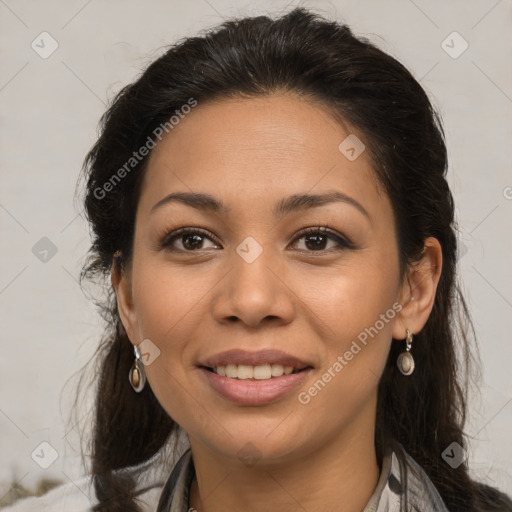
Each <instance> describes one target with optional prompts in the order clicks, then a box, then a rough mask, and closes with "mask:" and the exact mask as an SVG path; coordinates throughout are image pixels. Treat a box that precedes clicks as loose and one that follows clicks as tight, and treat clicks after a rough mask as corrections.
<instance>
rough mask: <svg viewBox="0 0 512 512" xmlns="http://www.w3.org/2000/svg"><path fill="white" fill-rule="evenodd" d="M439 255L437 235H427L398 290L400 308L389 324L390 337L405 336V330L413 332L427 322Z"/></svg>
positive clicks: (434, 289) (433, 296) (441, 261)
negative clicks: (418, 259) (420, 254)
mask: <svg viewBox="0 0 512 512" xmlns="http://www.w3.org/2000/svg"><path fill="white" fill-rule="evenodd" d="M442 264H443V254H442V249H441V244H440V243H439V241H438V240H437V238H432V237H430V238H427V239H426V240H425V244H424V247H423V255H422V257H421V259H420V261H418V262H415V263H414V264H412V265H410V266H409V268H408V269H407V275H406V277H405V279H404V284H403V286H402V290H401V296H400V304H401V305H402V309H401V311H400V313H399V315H398V317H397V322H395V325H394V327H393V338H395V339H398V340H401V339H403V338H405V337H406V329H409V330H410V331H411V333H412V334H417V333H418V332H419V331H421V329H423V327H424V325H425V324H426V323H427V320H428V317H429V315H430V312H431V311H432V307H433V306H434V299H435V297H436V290H437V285H438V283H439V278H440V277H441V269H442Z"/></svg>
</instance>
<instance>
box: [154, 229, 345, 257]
mask: <svg viewBox="0 0 512 512" xmlns="http://www.w3.org/2000/svg"><path fill="white" fill-rule="evenodd" d="M195 234H200V235H204V236H205V237H207V238H209V239H210V240H211V241H212V242H214V243H216V244H217V245H221V244H220V243H219V242H218V241H217V239H216V237H215V236H214V235H213V234H211V233H209V232H208V231H206V230H204V229H202V228H194V227H187V228H180V229H177V230H175V231H172V232H171V233H168V234H167V235H165V236H164V237H163V238H162V240H161V241H160V243H159V244H158V248H159V249H160V250H164V249H165V250H167V251H170V252H181V253H194V252H199V251H201V249H196V250H183V249H176V248H174V247H172V243H173V241H174V240H176V239H178V238H179V237H180V236H181V237H183V236H185V235H195ZM313 234H321V235H325V236H327V237H328V238H330V239H331V240H334V241H335V242H336V243H337V244H338V247H333V248H331V249H320V250H318V251H313V250H306V249H299V251H302V252H308V253H312V254H314V253H328V254H330V253H331V252H333V251H341V250H344V249H355V246H354V244H353V243H352V242H350V241H349V240H348V239H347V238H345V237H343V236H341V235H340V234H338V233H337V232H336V231H334V230H333V229H332V228H330V227H329V226H327V225H324V226H316V227H309V228H305V229H303V230H302V231H300V232H299V233H298V234H297V236H296V238H295V239H294V240H293V242H292V243H295V242H297V241H298V240H300V239H301V238H304V237H305V236H308V235H313Z"/></svg>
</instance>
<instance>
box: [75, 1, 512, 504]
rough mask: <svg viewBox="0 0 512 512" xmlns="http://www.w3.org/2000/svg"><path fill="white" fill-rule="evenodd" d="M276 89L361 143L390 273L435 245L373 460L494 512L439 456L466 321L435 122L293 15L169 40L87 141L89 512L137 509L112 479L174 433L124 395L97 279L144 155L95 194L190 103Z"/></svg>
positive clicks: (409, 95)
mask: <svg viewBox="0 0 512 512" xmlns="http://www.w3.org/2000/svg"><path fill="white" fill-rule="evenodd" d="M276 91H289V92H292V93H295V94H299V95H302V96H304V97H305V98H310V99H311V100H315V101H319V102H321V103H323V104H324V105H326V106H327V107H328V108H329V109H330V110H331V111H332V112H333V114H334V115H336V116H338V117H339V118H340V119H342V120H344V121H345V122H348V123H349V124H350V125H352V126H353V127H355V128H356V129H357V130H359V131H360V133H362V134H364V136H365V142H366V145H367V149H368V152H369V154H370V156H371V158H372V161H373V167H374V171H375V175H376V177H377V179H378V181H379V183H381V184H382V186H383V188H384V190H385V191H386V193H387V194H388V196H389V198H390V200H391V203H392V205H393V209H394V215H395V219H396V220H395V222H396V231H397V234H398V245H399V254H400V263H401V268H402V271H404V270H405V269H406V267H407V265H408V264H411V263H413V262H414V261H416V260H418V258H420V256H421V254H422V251H423V247H424V241H425V239H426V238H427V237H435V238H437V239H438V240H439V242H440V244H441V246H442V256H443V269H442V274H441V277H440V281H439V285H438V289H437V294H436V297H435V303H434V307H433V310H432V313H431V315H430V317H429V319H428V321H427V323H426V325H425V327H424V329H423V330H422V331H421V332H419V333H417V335H416V337H415V343H414V358H415V360H416V370H415V372H414V373H413V374H412V375H411V376H409V377H404V376H403V375H402V374H400V372H399V371H398V370H397V368H396V364H395V362H396V358H397V355H398V352H397V351H398V350H400V349H401V346H399V345H400V344H398V343H393V344H392V348H391V351H390V354H389V359H388V361H387V365H386V368H385V370H384V373H383V375H382V378H381V380H380V384H379V389H378V406H377V419H376V421H377V423H376V437H375V444H376V450H377V454H378V457H379V460H381V457H382V451H383V447H384V446H386V445H389V444H391V443H393V442H399V443H401V444H402V445H403V447H404V448H405V450H406V451H407V452H408V453H409V454H410V455H411V456H412V457H413V458H414V459H415V460H416V461H417V462H418V463H419V464H420V465H421V466H422V467H423V468H424V469H425V471H426V472H427V474H428V475H429V477H430V478H431V480H432V481H433V483H434V485H435V486H436V487H437V489H438V490H439V492H440V494H441V496H442V497H443V499H444V501H445V503H446V504H447V506H448V508H449V509H450V510H451V511H452V512H453V511H459V510H460V511H464V512H467V511H480V510H498V509H499V508H498V507H499V506H500V505H499V503H501V504H502V505H503V503H505V501H503V502H501V501H500V499H503V500H505V498H504V497H503V496H502V497H501V498H500V497H499V496H498V493H497V492H496V491H494V490H492V489H491V488H489V487H487V486H484V485H482V484H479V483H477V482H475V481H473V480H472V479H471V478H470V476H469V473H468V467H467V465H466V463H463V464H461V465H460V466H459V467H457V468H455V469H452V468H451V467H450V466H449V465H448V464H447V463H446V462H445V461H444V460H443V459H442V458H441V453H442V452H443V451H444V450H445V449H446V448H447V447H448V445H450V444H451V443H452V442H454V441H456V442H457V443H459V444H460V445H461V446H462V447H465V446H466V440H465V436H464V434H463V426H464V421H465V412H466V403H465V392H466V387H467V382H468V381H467V379H468V378H469V377H470V374H469V373H468V368H469V364H470V362H471V361H470V359H471V352H470V348H469V342H470V340H469V334H470V333H471V329H470V326H471V324H470V322H469V316H468V312H467V308H466V305H465V303H464V299H463V297H462V295H461V294H460V291H459V289H458V286H457V283H456V254H457V240H456V232H455V229H456V226H455V224H454V205H453V199H452V195H451V192H450V190H449V187H448V184H447V181H446V172H447V151H446V146H445V141H444V133H443V129H442V126H441V122H440V119H439V116H438V114H437V113H436V111H435V110H434V109H433V107H432V105H431V103H430V101H429V99H428V97H427V95H426V93H425V91H424V90H423V89H422V87H421V86H420V84H419V83H418V82H417V81H416V80H415V79H414V78H413V76H412V75H411V74H410V73H409V71H407V69H406V68H405V67H404V66H403V65H402V64H400V63H399V62H398V61H397V60H395V59H394V58H393V57H391V56H390V55H387V54H386V53H384V52H382V51H381V50H379V49H378V48H377V47H376V46H374V45H373V44H372V43H370V42H369V41H368V40H367V39H366V38H362V37H355V36H354V35H353V34H352V32H351V30H350V28H349V27H348V26H346V25H342V24H339V23H336V22H332V21H328V20H326V19H323V18H321V17H320V16H318V15H316V14H313V13H311V12H309V11H307V10H305V9H303V8H296V9H294V10H292V11H290V12H289V13H287V14H286V15H284V16H282V17H280V18H278V19H275V20H273V19H271V18H269V17H266V16H258V17H253V18H244V19H235V20H231V21H227V22H225V23H223V24H222V25H221V26H219V27H217V28H216V29H213V30H210V31H207V32H206V33H205V34H203V35H201V36H197V37H190V38H187V39H184V40H182V41H180V42H179V43H178V44H177V45H175V46H172V47H170V48H169V49H168V50H167V51H166V53H165V54H163V55H162V56H161V57H159V58H158V59H157V60H155V61H154V62H153V63H151V64H150V65H149V67H148V68H147V69H146V70H145V71H144V72H143V73H142V74H141V76H140V77H139V78H138V79H137V80H136V81H135V82H134V83H132V84H130V85H128V86H126V87H125V88H124V89H122V90H121V91H120V92H119V93H118V94H117V96H116V97H115V99H114V101H113V102H112V104H111V106H110V108H109V109H108V111H107V112H106V113H105V114H104V115H103V117H102V119H101V134H100V137H99V140H98V141H97V142H96V144H95V145H94V146H93V148H92V149H91V151H90V152H89V154H88V155H87V158H86V160H85V163H84V176H85V180H86V196H85V211H86V214H87V217H88V220H89V222H90V225H91V227H92V233H93V243H92V247H91V250H90V254H89V261H88V262H87V264H86V265H85V266H84V268H83V271H82V279H85V278H90V279H94V278H99V279H100V280H101V279H103V280H104V282H105V283H107V286H108V295H107V298H106V300H105V301H104V302H103V304H102V307H103V314H104V318H105V319H106V320H107V331H106V334H105V336H104V339H103V343H102V345H101V346H100V348H99V349H98V354H97V363H98V373H97V395H96V404H95V405H96V413H95V422H94V430H93V445H92V452H93V453H92V471H93V474H94V475H95V485H96V493H97V496H98V498H99V500H100V504H99V505H98V506H97V507H96V509H95V510H98V511H105V512H106V511H109V512H114V511H123V512H127V511H136V510H139V508H138V506H137V504H136V501H135V499H134V498H135V496H134V490H133V487H134V480H133V479H132V478H131V477H129V476H127V475H126V474H125V475H124V476H123V477H122V478H121V477H119V476H116V474H114V471H115V470H118V469H122V468H125V467H127V466H130V465H134V464H138V463H142V462H143V461H146V460H147V459H149V458H150V457H151V456H152V455H154V454H155V453H156V452H157V451H158V450H159V449H160V448H161V447H162V446H163V445H164V444H165V443H166V441H167V440H168V439H169V436H170V434H171V432H172V431H173V429H175V428H176V424H175V423H174V421H173V420H172V419H171V418H170V417H169V416H168V415H167V414H166V413H165V411H164V410H163V408H162V407H161V406H160V404H159V403H158V401H157V400H156V398H155V396H154V394H153V393H152V391H151V389H150V387H149V386H146V388H145V389H144V391H143V392H142V393H141V394H140V395H137V394H135V393H134V392H133V390H132V388H131V387H130V384H129V382H128V378H127V375H128V371H129V368H130V366H131V365H132V362H133V350H132V345H131V343H130V341H129V340H128V338H127V335H126V332H125V330H124V328H123V326H122V324H121V321H120V318H119V315H118V311H117V308H116V303H115V300H114V299H115V297H114V294H113V290H112V288H111V287H110V280H109V277H110V272H111V270H112V265H113V262H114V259H115V258H114V254H115V253H116V251H120V254H121V258H120V260H119V264H120V265H121V270H122V268H123V265H124V264H126V262H127V261H129V258H130V255H131V251H132V244H133V234H134V218H135V212H136V209H137V203H138V197H139V190H140V184H141V179H142V176H143V174H144V170H145V167H146V163H147V160H148V158H147V157H145V158H143V159H141V161H140V162H137V164H136V165H134V166H133V168H132V169H130V170H129V172H126V173H122V175H123V177H122V179H120V180H118V181H116V182H115V183H112V181H110V183H111V184H112V185H113V186H110V187H107V188H108V190H107V188H106V187H105V184H106V183H107V182H109V180H112V176H113V175H115V174H116V173H117V172H118V170H119V169H121V168H123V166H124V165H126V162H127V161H129V159H130V158H131V157H132V154H133V152H134V151H136V150H137V149H138V148H140V147H142V146H143V145H144V144H145V143H146V141H147V140H148V137H152V136H153V134H154V130H155V129H156V128H157V127H158V126H159V125H161V124H163V123H166V122H168V121H169V119H170V117H171V116H172V115H173V114H174V113H175V111H176V110H179V109H180V108H181V107H182V105H185V104H187V102H188V101H189V100H190V98H194V99H195V100H196V101H197V102H198V104H199V105H201V103H202V102H206V101H213V100H215V99H222V98H228V97H248V98H250V97H256V96H264V95H268V94H272V93H273V92H276ZM125 170H126V167H125ZM116 261H117V260H116ZM116 264H117V263H116ZM468 326H469V327H468ZM457 354H458V355H457ZM500 496H501V495H500ZM493 507H494V508H493Z"/></svg>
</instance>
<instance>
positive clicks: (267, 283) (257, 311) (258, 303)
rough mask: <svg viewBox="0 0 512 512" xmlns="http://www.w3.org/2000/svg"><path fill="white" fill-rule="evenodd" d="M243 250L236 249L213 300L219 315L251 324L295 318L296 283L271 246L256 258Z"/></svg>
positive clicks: (222, 320)
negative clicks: (275, 256)
mask: <svg viewBox="0 0 512 512" xmlns="http://www.w3.org/2000/svg"><path fill="white" fill-rule="evenodd" d="M240 254H242V256H240ZM240 254H239V253H237V252H236V251H234V252H233V256H232V268H231V271H230V272H229V273H228V274H227V276H226V278H225V279H224V280H223V282H224V284H223V286H221V287H220V288H219V293H218V295H217V296H216V297H214V299H213V301H212V303H211V304H212V308H213V315H214V317H215V319H216V320H217V321H218V322H220V323H233V322H241V323H243V324H245V325H246V326H248V327H259V326H261V324H262V323H263V322H272V323H273V324H274V325H280V324H287V323H289V322H291V321H292V319H293V315H294V313H295V301H294V296H293V292H292V289H293V283H287V282H286V281H287V275H286V271H285V269H284V267H283V265H281V264H280V262H277V261H276V259H275V258H273V257H272V254H271V251H270V249H265V250H263V252H262V253H261V254H260V255H259V256H258V257H257V258H256V259H254V260H253V261H251V259H250V258H247V259H244V257H243V253H242V252H240ZM288 279H289V278H288Z"/></svg>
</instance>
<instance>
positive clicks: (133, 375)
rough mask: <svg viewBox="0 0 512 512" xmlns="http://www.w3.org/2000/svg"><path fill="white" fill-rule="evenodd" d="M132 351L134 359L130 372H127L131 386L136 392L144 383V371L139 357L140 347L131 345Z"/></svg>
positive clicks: (140, 389)
mask: <svg viewBox="0 0 512 512" xmlns="http://www.w3.org/2000/svg"><path fill="white" fill-rule="evenodd" d="M133 353H134V354H135V361H134V362H133V365H132V367H131V368H130V372H129V374H128V380H129V381H130V384H131V385H132V388H133V389H134V391H135V392H136V393H140V392H141V391H142V390H143V389H144V386H145V385H146V372H145V371H144V365H143V364H142V361H141V359H140V357H141V353H140V348H139V347H137V346H135V345H134V346H133Z"/></svg>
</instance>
